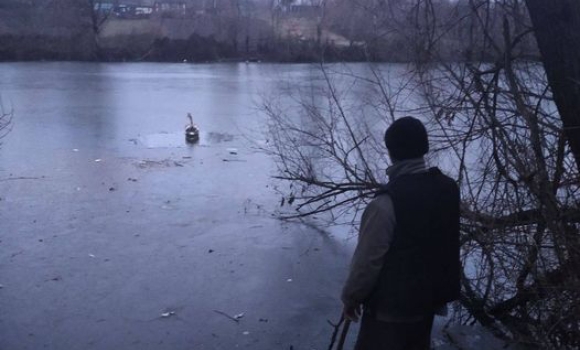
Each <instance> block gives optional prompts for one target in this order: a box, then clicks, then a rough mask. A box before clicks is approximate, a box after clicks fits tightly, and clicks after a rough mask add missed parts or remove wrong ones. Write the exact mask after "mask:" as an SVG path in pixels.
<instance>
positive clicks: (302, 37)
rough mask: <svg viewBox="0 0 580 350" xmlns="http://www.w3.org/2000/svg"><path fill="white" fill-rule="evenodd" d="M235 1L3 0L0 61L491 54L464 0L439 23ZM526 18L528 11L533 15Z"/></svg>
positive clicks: (497, 20) (392, 6) (404, 15)
mask: <svg viewBox="0 0 580 350" xmlns="http://www.w3.org/2000/svg"><path fill="white" fill-rule="evenodd" d="M239 1H241V0H233V2H223V1H222V2H220V1H217V2H216V3H217V4H224V5H223V6H222V7H220V8H216V9H214V10H212V12H211V13H210V12H203V11H202V13H193V12H188V13H187V14H180V15H179V16H176V17H174V18H173V17H171V16H164V17H157V18H150V19H124V20H121V19H118V18H117V17H118V16H114V14H113V13H112V12H111V13H106V12H103V11H102V10H100V11H97V10H95V7H94V1H90V0H87V1H78V0H60V1H49V0H2V1H1V2H0V61H14V60H17V61H20V60H81V61H88V60H94V61H173V62H181V61H184V60H187V61H190V62H201V61H203V62H205V61H220V60H262V61H282V62H309V61H320V60H325V61H389V62H410V61H416V60H429V59H434V58H435V59H438V60H454V61H459V60H484V61H485V60H492V59H493V57H492V55H489V52H490V50H492V48H490V47H489V46H488V45H489V42H490V40H485V36H484V35H483V33H478V32H477V31H476V30H474V26H472V25H471V23H472V22H473V21H478V20H480V19H479V18H475V17H474V18H470V17H467V16H468V15H470V16H472V12H473V11H471V8H470V7H469V1H468V0H455V1H447V0H439V1H436V2H433V4H435V7H434V8H433V11H434V13H436V14H437V18H439V20H438V22H437V23H430V22H429V18H425V19H424V21H425V23H421V21H422V20H423V19H417V18H411V17H410V15H409V14H412V13H413V8H412V7H410V4H412V2H411V1H406V0H398V1H390V2H389V5H388V8H387V7H384V5H381V4H378V3H376V2H375V1H370V0H369V4H368V6H361V4H362V2H356V4H355V3H353V2H352V1H348V0H333V1H328V2H326V5H325V8H324V9H322V8H319V7H317V8H314V9H313V10H312V11H310V12H308V11H300V12H292V11H289V10H288V8H286V7H276V8H269V7H264V6H263V5H262V6H261V5H259V3H257V2H256V3H254V2H252V1H251V0H244V4H245V5H244V6H231V4H232V3H237V2H239ZM363 2H364V1H363ZM91 4H92V5H91ZM227 4H229V5H228V6H229V7H228V6H226V5H227ZM248 4H254V5H252V6H253V7H252V6H248ZM234 5H235V4H234ZM381 6H383V7H381ZM493 11H496V12H497V13H496V14H494V15H493V16H491V15H488V19H490V20H492V21H493V22H494V23H493V24H492V31H491V32H490V33H491V35H494V36H501V35H502V32H501V31H502V23H501V18H502V14H501V9H500V8H498V9H497V10H494V9H492V10H491V13H492V14H493ZM522 16H523V17H524V18H526V19H527V13H522ZM441 19H444V20H441ZM522 22H524V21H522ZM458 23H459V25H458ZM447 24H449V25H447ZM423 25H424V27H422V26H423ZM514 25H518V23H514ZM426 32H429V33H431V36H430V37H428V36H426V35H425V33H426ZM438 32H441V33H445V36H444V38H445V39H444V40H432V39H433V38H437V35H435V36H434V35H432V34H433V33H435V34H437V33H438ZM490 33H487V34H486V35H489V34H490ZM521 47H522V48H523V50H524V52H523V54H524V55H528V56H530V57H535V56H537V49H536V45H535V42H533V41H530V42H529V43H525V45H521ZM519 54H522V53H519Z"/></svg>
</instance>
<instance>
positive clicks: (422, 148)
mask: <svg viewBox="0 0 580 350" xmlns="http://www.w3.org/2000/svg"><path fill="white" fill-rule="evenodd" d="M385 146H387V149H388V150H389V154H390V155H391V158H393V159H395V160H405V159H412V158H419V157H422V156H423V155H425V154H426V153H427V152H429V141H428V139H427V130H426V129H425V126H424V125H423V123H421V121H420V120H419V119H416V118H413V117H403V118H399V119H397V120H395V121H394V122H393V124H391V125H390V126H389V127H388V128H387V131H386V132H385Z"/></svg>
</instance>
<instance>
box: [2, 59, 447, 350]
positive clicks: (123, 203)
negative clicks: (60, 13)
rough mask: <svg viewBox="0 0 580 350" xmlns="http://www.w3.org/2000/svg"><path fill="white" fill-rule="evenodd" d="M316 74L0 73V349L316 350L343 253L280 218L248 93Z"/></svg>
mask: <svg viewBox="0 0 580 350" xmlns="http://www.w3.org/2000/svg"><path fill="white" fill-rule="evenodd" d="M313 74H314V75H316V74H317V72H316V68H315V67H312V66H309V65H275V64H272V65H269V64H268V65H266V64H243V63H242V64H207V65H189V64H150V63H139V64H95V63H3V64H0V96H1V97H2V102H3V106H4V109H5V110H9V109H11V108H13V110H14V119H13V125H12V131H11V132H10V134H8V136H7V137H5V138H4V139H3V140H2V141H3V145H2V146H1V147H2V148H1V149H0V349H3V350H19V349H139V350H142V349H171V350H178V349H227V350H229V349H236V348H245V349H256V350H261V349H263V350H271V349H286V350H288V349H295V350H302V349H304V350H306V349H307V350H311V349H325V348H327V346H328V344H329V339H330V335H331V331H332V328H331V327H330V326H329V325H328V323H327V320H332V321H336V320H337V319H338V317H339V314H340V306H341V305H340V303H339V300H338V296H339V292H340V287H341V285H342V282H343V279H344V276H345V274H346V270H347V266H348V262H349V258H350V253H351V251H352V245H353V244H352V243H353V241H352V240H351V241H348V240H345V239H344V237H341V236H332V235H331V236H329V235H326V234H321V233H320V232H318V231H316V230H314V229H312V228H308V227H306V226H302V225H298V224H287V223H282V222H280V221H278V220H276V219H275V218H274V217H273V212H274V209H275V208H276V206H277V205H278V203H279V201H280V198H279V197H278V196H277V195H276V194H275V193H274V192H273V191H272V183H271V175H272V174H273V173H272V171H273V164H272V161H271V160H270V159H268V158H267V157H266V156H265V155H264V154H263V153H260V152H258V151H256V149H255V147H256V145H261V144H263V142H265V137H266V136H265V135H264V134H263V133H262V132H261V128H262V126H263V118H262V117H261V115H260V112H259V110H257V109H256V103H257V102H259V101H260V98H261V96H262V95H264V94H270V95H271V94H274V95H275V94H278V93H279V94H284V90H283V85H284V84H282V83H281V82H282V80H283V79H286V78H290V79H295V80H299V81H303V80H307V79H310V78H311V77H312V76H313ZM187 112H191V113H192V114H193V116H194V120H195V122H196V123H197V124H198V125H199V126H200V127H201V130H202V132H201V140H200V142H199V144H196V145H193V146H192V145H187V144H186V143H185V142H184V135H183V127H184V125H185V124H186V123H187V119H186V113H187ZM226 314H227V315H230V316H232V317H233V316H235V315H238V317H239V319H238V320H237V321H234V320H232V319H230V318H229V317H227V316H226ZM439 327H440V326H439ZM441 338H442V336H441V335H440V334H438V333H437V334H436V336H435V339H441ZM439 343H440V344H441V341H439ZM440 348H441V349H444V348H445V347H444V346H441V347H440Z"/></svg>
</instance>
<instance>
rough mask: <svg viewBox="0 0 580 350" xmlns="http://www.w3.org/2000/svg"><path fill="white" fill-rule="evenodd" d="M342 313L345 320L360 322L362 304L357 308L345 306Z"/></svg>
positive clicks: (356, 306)
mask: <svg viewBox="0 0 580 350" xmlns="http://www.w3.org/2000/svg"><path fill="white" fill-rule="evenodd" d="M342 313H343V314H344V318H345V319H347V320H350V321H352V322H358V319H359V317H360V315H361V307H360V304H359V305H355V306H351V305H344V306H343V308H342Z"/></svg>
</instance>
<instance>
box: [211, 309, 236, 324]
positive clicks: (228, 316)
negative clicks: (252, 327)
mask: <svg viewBox="0 0 580 350" xmlns="http://www.w3.org/2000/svg"><path fill="white" fill-rule="evenodd" d="M213 312H217V313H218V314H220V315H223V316H225V317H227V318H229V319H230V320H232V321H234V322H236V323H238V322H240V320H238V319H237V318H235V317H234V316H231V315H228V314H227V313H225V312H223V311H220V310H213Z"/></svg>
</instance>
